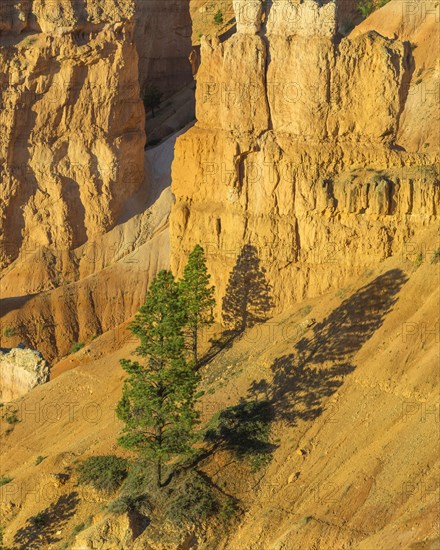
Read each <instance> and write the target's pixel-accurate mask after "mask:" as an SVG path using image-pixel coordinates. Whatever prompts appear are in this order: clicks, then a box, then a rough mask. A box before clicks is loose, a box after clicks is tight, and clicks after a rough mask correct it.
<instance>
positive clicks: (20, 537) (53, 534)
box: [14, 492, 79, 550]
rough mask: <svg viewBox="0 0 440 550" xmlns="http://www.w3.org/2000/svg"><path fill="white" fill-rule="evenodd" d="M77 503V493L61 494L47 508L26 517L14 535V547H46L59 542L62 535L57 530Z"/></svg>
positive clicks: (22, 548) (66, 520)
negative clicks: (23, 524)
mask: <svg viewBox="0 0 440 550" xmlns="http://www.w3.org/2000/svg"><path fill="white" fill-rule="evenodd" d="M78 503H79V498H78V493H76V492H73V493H70V494H69V495H63V496H61V497H60V498H59V499H58V500H57V501H56V502H55V503H53V504H51V505H50V506H49V507H48V508H46V509H45V510H43V511H42V512H40V513H39V514H37V515H36V516H33V517H31V518H28V520H27V522H26V525H25V527H22V528H21V529H19V530H18V531H17V533H16V534H15V536H14V549H15V550H28V549H29V548H32V549H33V550H34V549H38V548H48V547H49V546H50V545H52V544H55V543H57V542H60V541H61V540H62V536H59V535H57V532H58V531H61V530H62V528H63V526H64V525H65V524H66V523H67V522H68V521H69V519H70V518H71V517H72V516H73V515H74V514H75V510H76V507H77V505H78ZM15 545H16V546H15Z"/></svg>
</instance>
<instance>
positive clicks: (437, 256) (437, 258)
mask: <svg viewBox="0 0 440 550" xmlns="http://www.w3.org/2000/svg"><path fill="white" fill-rule="evenodd" d="M439 262H440V248H437V250H436V251H435V252H434V254H433V256H432V260H431V263H432V264H438V263H439Z"/></svg>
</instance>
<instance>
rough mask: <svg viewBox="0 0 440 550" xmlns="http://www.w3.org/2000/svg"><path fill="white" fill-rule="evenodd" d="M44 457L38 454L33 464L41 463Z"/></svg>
mask: <svg viewBox="0 0 440 550" xmlns="http://www.w3.org/2000/svg"><path fill="white" fill-rule="evenodd" d="M45 458H46V457H45V456H42V455H38V456H37V458H36V459H35V466H38V464H41V463H42V462H43V460H44V459H45Z"/></svg>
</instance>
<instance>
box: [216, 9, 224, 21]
mask: <svg viewBox="0 0 440 550" xmlns="http://www.w3.org/2000/svg"><path fill="white" fill-rule="evenodd" d="M214 23H215V24H216V25H223V13H222V10H218V11H217V12H216V14H215V15H214Z"/></svg>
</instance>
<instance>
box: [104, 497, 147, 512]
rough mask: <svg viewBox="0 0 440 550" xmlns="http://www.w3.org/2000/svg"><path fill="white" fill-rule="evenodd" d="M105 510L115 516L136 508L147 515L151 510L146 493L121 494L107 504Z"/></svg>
mask: <svg viewBox="0 0 440 550" xmlns="http://www.w3.org/2000/svg"><path fill="white" fill-rule="evenodd" d="M107 510H108V511H109V512H111V513H112V514H115V515H117V516H119V515H121V514H126V513H127V512H132V511H134V510H136V511H137V512H139V513H141V514H143V515H147V514H149V513H150V512H151V506H150V503H149V500H148V497H147V495H136V496H134V495H122V496H120V497H119V498H117V499H116V500H113V501H112V502H110V504H108V506H107Z"/></svg>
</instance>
